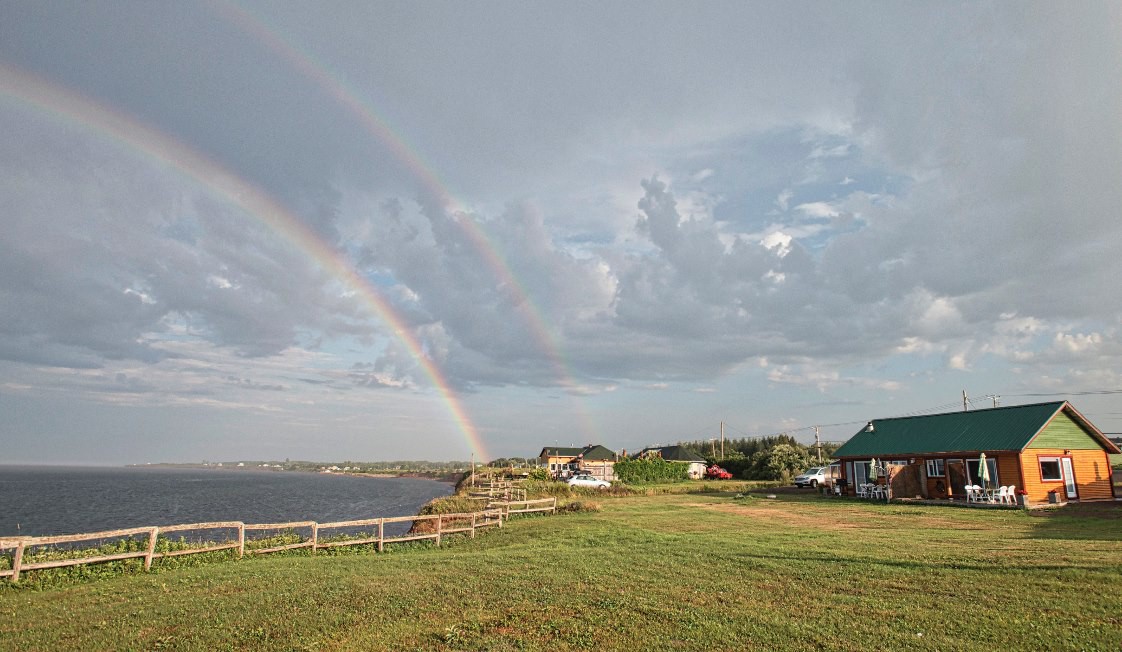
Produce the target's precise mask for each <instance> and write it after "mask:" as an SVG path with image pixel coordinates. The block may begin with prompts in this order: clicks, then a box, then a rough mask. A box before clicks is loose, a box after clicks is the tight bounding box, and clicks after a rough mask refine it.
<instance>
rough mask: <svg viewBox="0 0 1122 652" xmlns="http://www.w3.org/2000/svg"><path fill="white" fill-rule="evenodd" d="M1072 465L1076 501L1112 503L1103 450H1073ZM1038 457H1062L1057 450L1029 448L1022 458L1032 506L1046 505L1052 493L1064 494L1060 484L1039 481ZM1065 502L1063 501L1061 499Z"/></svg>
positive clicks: (1060, 450)
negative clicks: (1110, 501) (1077, 495)
mask: <svg viewBox="0 0 1122 652" xmlns="http://www.w3.org/2000/svg"><path fill="white" fill-rule="evenodd" d="M1068 456H1069V457H1071V465H1072V469H1073V471H1074V472H1075V487H1076V491H1077V492H1078V494H1079V500H1113V499H1114V494H1113V493H1112V491H1111V486H1110V459H1109V458H1108V457H1107V454H1106V451H1103V450H1073V451H1071V453H1070V455H1068ZM1041 457H1065V455H1064V450H1063V449H1060V448H1032V449H1028V450H1026V451H1025V452H1024V453H1022V454H1021V464H1022V466H1023V468H1024V473H1025V489H1026V490H1028V496H1029V498H1030V499H1031V500H1032V501H1033V502H1047V500H1048V492H1049V491H1051V490H1052V489H1055V490H1057V491H1058V492H1060V495H1061V497H1063V496H1064V495H1065V494H1064V483H1063V482H1062V481H1043V480H1041V479H1040V458H1041ZM1063 499H1064V500H1066V498H1063Z"/></svg>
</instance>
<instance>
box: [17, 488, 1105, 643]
mask: <svg viewBox="0 0 1122 652" xmlns="http://www.w3.org/2000/svg"><path fill="white" fill-rule="evenodd" d="M680 484H684V483H680ZM685 486H689V485H688V484H685ZM648 489H650V491H644V492H642V494H639V493H636V494H635V495H629V496H611V495H600V496H599V497H597V498H595V500H594V501H590V500H589V499H588V497H586V496H583V495H576V494H574V496H573V497H572V499H571V501H567V503H578V504H580V505H581V506H580V507H577V508H574V509H564V508H563V509H562V510H560V513H559V514H558V515H557V516H551V517H526V518H521V519H516V520H514V521H511V522H510V523H508V524H507V525H506V526H505V527H503V528H502V529H494V530H491V531H489V532H488V533H487V534H486V535H484V536H480V537H477V538H475V539H469V538H466V537H459V538H452V537H449V538H448V539H447V540H446V541H445V543H444V545H443V546H442V547H441V548H435V547H432V546H429V545H425V544H418V545H416V546H411V547H408V548H402V549H395V550H394V551H393V552H392V553H390V554H366V553H363V552H351V553H348V554H338V555H315V556H311V555H307V554H299V553H294V554H286V555H281V556H268V557H258V558H247V559H245V560H242V561H239V562H237V563H222V564H206V565H199V566H181V567H173V566H162V567H159V568H157V569H156V571H155V572H154V573H151V574H136V575H122V576H118V577H113V578H108V579H103V580H101V581H98V582H89V583H82V584H75V585H68V586H59V587H55V588H38V589H37V588H35V587H33V586H29V585H24V586H10V585H4V586H0V641H3V642H4V647H5V649H12V650H38V649H122V648H128V649H218V650H221V649H238V650H241V649H261V650H264V649H309V650H310V649H317V650H318V649H325V648H327V649H432V650H465V649H478V650H515V649H529V650H545V649H548V650H586V649H593V648H596V649H682V650H712V649H737V650H741V649H760V650H764V649H767V650H817V649H831V650H867V649H917V650H945V649H979V650H981V649H1005V650H1018V649H1083V650H1117V649H1119V648H1120V647H1122V619H1120V618H1119V616H1118V610H1117V604H1116V597H1117V596H1118V595H1119V594H1122V562H1120V561H1119V560H1120V559H1122V528H1119V523H1120V522H1122V520H1119V518H1118V517H1119V515H1120V511H1119V507H1118V506H1117V505H1114V504H1104V505H1071V506H1069V507H1065V508H1060V509H1054V510H1043V511H1038V512H1032V513H1029V512H1024V511H1016V510H1011V511H990V510H970V509H953V508H947V507H939V506H924V505H897V504H887V505H886V504H873V503H867V502H863V501H854V500H846V499H827V498H823V497H820V496H817V495H814V494H810V493H808V492H804V493H801V494H798V493H794V492H790V493H788V492H783V491H778V492H774V493H773V494H772V495H775V496H776V498H774V499H769V498H766V497H764V496H765V494H764V493H758V494H744V493H732V492H718V491H709V492H703V493H672V492H669V491H668V492H662V491H659V490H658V489H657V488H656V487H650V488H648ZM1042 596H1046V599H1041V598H1042Z"/></svg>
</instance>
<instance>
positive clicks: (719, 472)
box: [705, 464, 732, 480]
mask: <svg viewBox="0 0 1122 652" xmlns="http://www.w3.org/2000/svg"><path fill="white" fill-rule="evenodd" d="M705 477H707V478H709V479H710V480H732V474H731V473H729V472H728V471H726V470H724V469H722V468H721V467H719V466H717V465H716V464H714V465H713V466H711V467H709V469H708V470H707V471H705Z"/></svg>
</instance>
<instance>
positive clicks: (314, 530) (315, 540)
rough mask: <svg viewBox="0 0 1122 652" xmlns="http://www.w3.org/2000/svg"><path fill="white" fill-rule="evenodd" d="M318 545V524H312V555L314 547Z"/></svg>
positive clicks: (314, 550) (314, 552) (314, 551)
mask: <svg viewBox="0 0 1122 652" xmlns="http://www.w3.org/2000/svg"><path fill="white" fill-rule="evenodd" d="M318 544H319V523H312V554H313V555H314V554H316V546H317V545H318Z"/></svg>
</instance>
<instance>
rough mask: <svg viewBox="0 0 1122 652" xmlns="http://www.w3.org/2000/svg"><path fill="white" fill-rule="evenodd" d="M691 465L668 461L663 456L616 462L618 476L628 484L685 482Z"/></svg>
mask: <svg viewBox="0 0 1122 652" xmlns="http://www.w3.org/2000/svg"><path fill="white" fill-rule="evenodd" d="M688 471H689V467H688V466H687V465H686V464H682V463H681V462H668V461H666V460H664V459H662V458H661V457H657V456H655V457H631V458H627V459H622V460H620V461H618V462H616V464H615V472H616V477H617V478H619V479H620V480H621V481H622V482H626V483H628V484H644V483H651V482H679V481H681V482H685V481H687V480H689V475H687V473H688Z"/></svg>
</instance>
